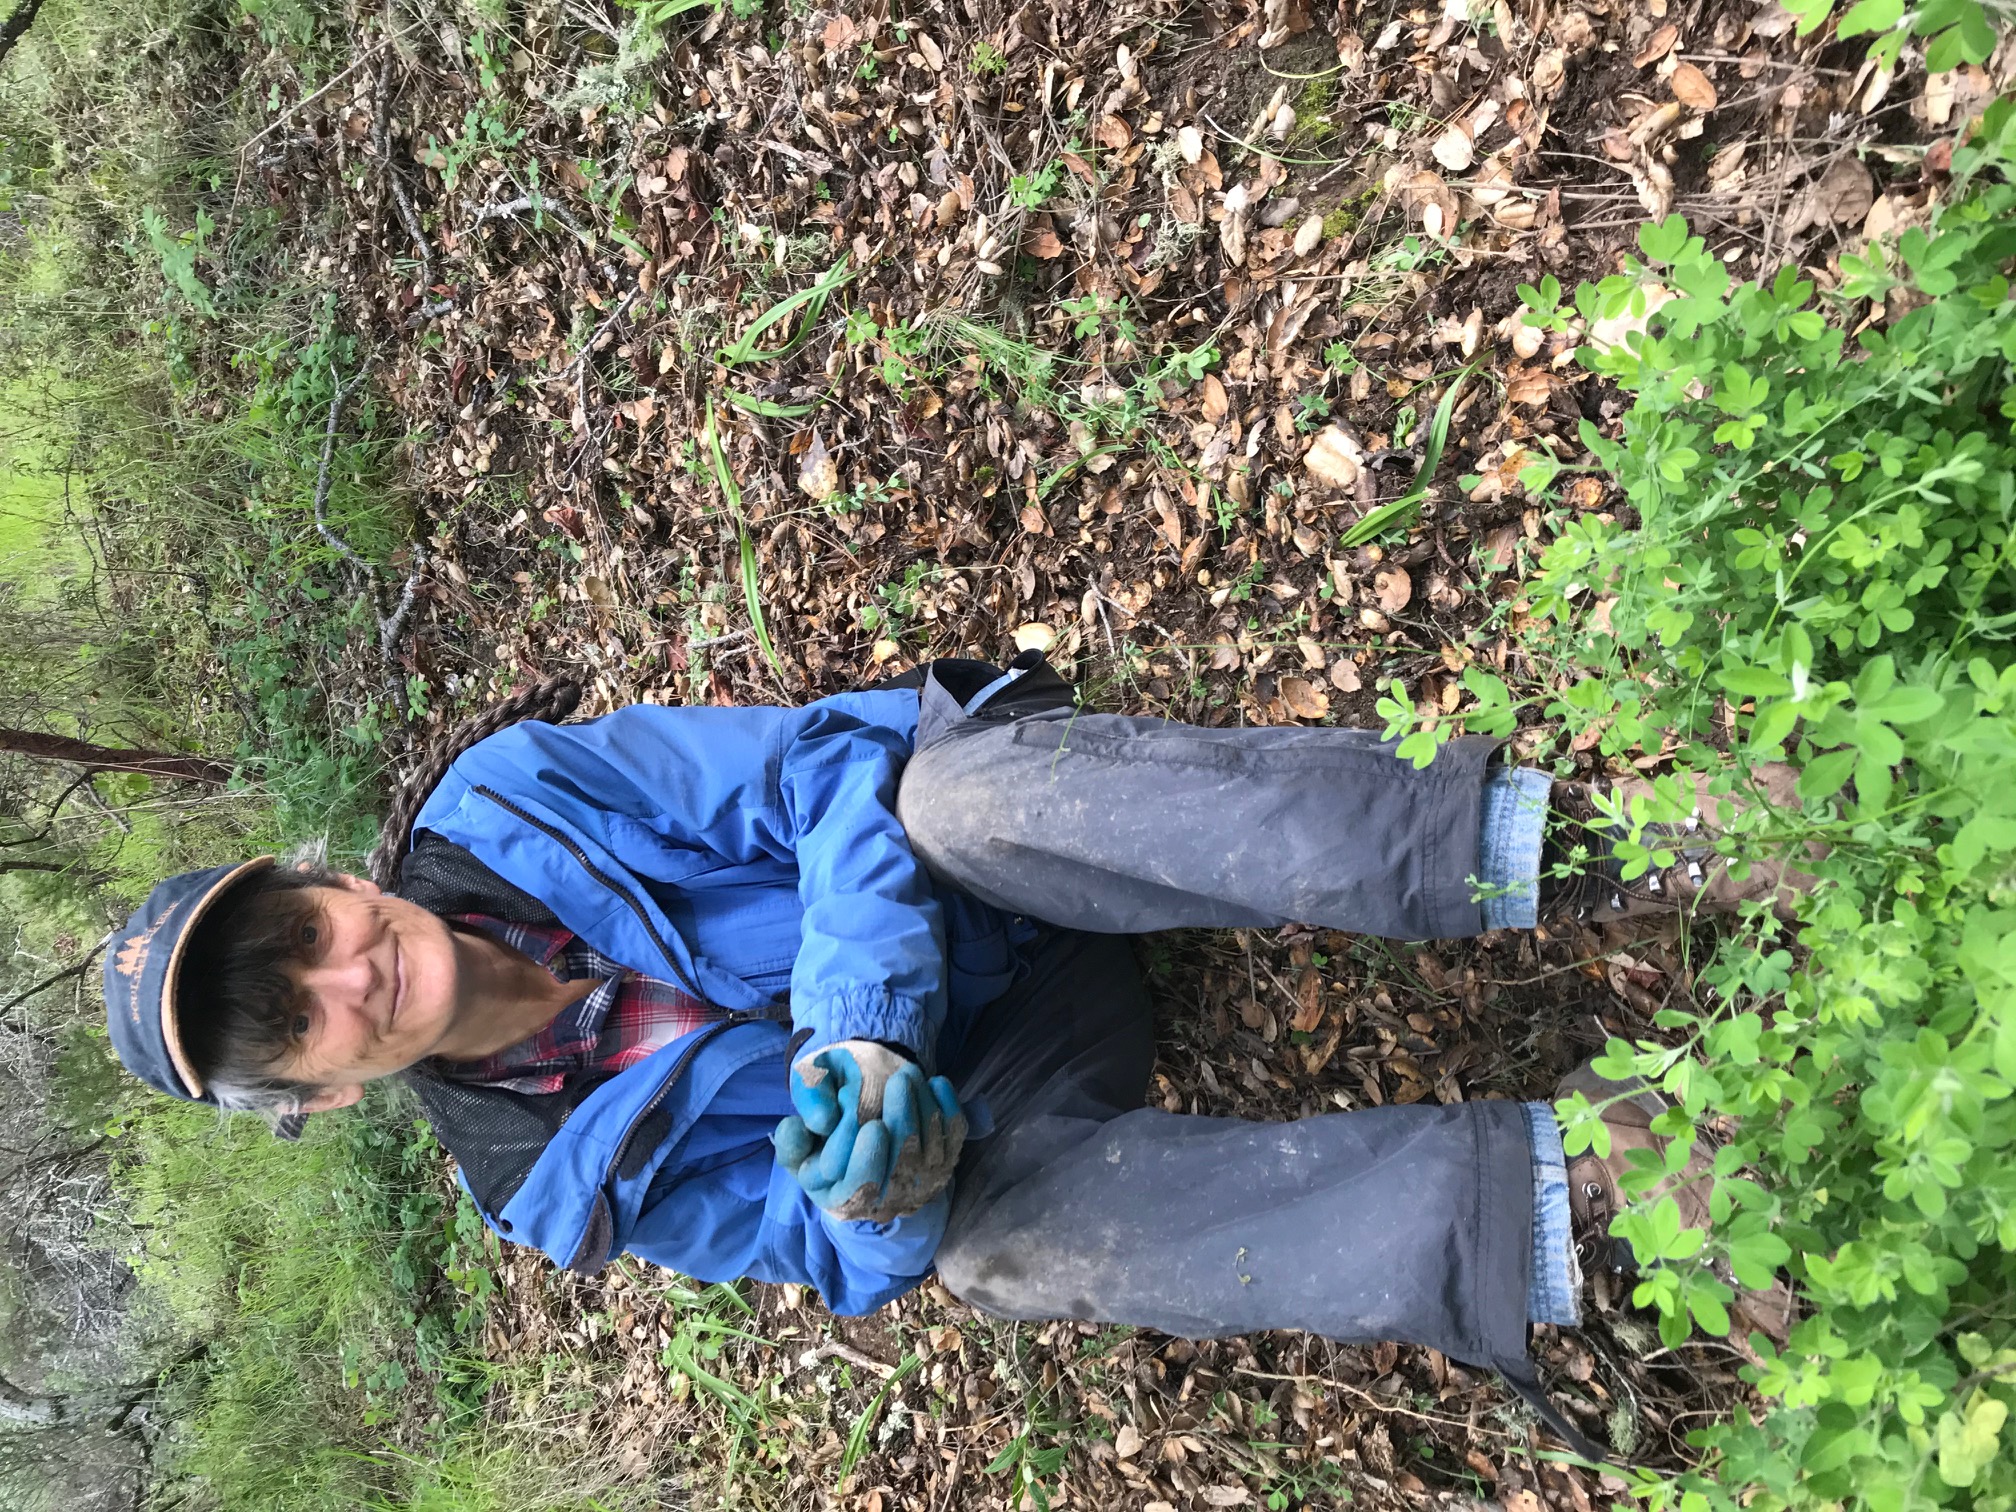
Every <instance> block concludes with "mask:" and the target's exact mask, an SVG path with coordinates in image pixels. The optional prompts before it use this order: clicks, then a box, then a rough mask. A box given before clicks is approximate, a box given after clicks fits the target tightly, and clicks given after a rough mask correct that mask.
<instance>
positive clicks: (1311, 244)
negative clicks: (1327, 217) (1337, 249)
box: [1295, 215, 1323, 257]
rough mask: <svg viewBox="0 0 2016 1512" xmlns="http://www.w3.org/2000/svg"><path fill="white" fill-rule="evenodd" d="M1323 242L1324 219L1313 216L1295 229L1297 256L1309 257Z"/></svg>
mask: <svg viewBox="0 0 2016 1512" xmlns="http://www.w3.org/2000/svg"><path fill="white" fill-rule="evenodd" d="M1322 240H1323V217H1322V216H1320V215H1312V216H1310V217H1309V218H1308V219H1307V220H1305V221H1303V222H1302V224H1301V225H1299V226H1297V227H1296V228H1295V255H1296V256H1297V257H1307V256H1308V255H1309V254H1310V253H1311V252H1314V251H1315V250H1316V244H1317V243H1318V242H1320V241H1322Z"/></svg>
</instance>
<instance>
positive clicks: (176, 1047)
mask: <svg viewBox="0 0 2016 1512" xmlns="http://www.w3.org/2000/svg"><path fill="white" fill-rule="evenodd" d="M274 860H275V858H274V857H272V856H260V857H258V858H256V859H254V860H251V861H247V862H246V863H245V864H244V865H243V866H239V867H234V868H233V869H232V870H230V871H228V872H226V873H225V874H224V875H223V876H222V877H220V878H218V880H217V881H216V882H215V883H213V884H212V885H211V888H210V890H209V891H208V892H206V893H205V894H203V896H202V897H201V898H199V899H198V900H197V902H196V908H195V911H194V912H193V913H191V914H190V916H189V922H188V923H187V924H185V925H183V926H182V932H181V933H180V934H179V935H177V936H176V939H175V949H174V950H173V952H171V953H170V955H169V957H168V970H167V972H166V974H165V975H164V976H163V978H162V982H161V1038H162V1039H163V1041H165V1042H166V1044H167V1046H168V1059H169V1060H170V1061H172V1062H173V1063H174V1066H175V1074H176V1075H177V1076H179V1077H181V1078H182V1085H183V1086H185V1087H187V1088H188V1089H189V1095H190V1096H191V1097H193V1098H197V1099H201V1097H202V1096H203V1078H202V1077H200V1076H198V1075H197V1074H196V1068H195V1067H194V1066H192V1065H190V1064H189V1056H188V1054H187V1053H186V1052H185V1051H184V1050H183V1048H182V1005H181V1002H180V1001H179V999H180V997H181V986H182V957H183V955H184V954H185V953H186V952H187V951H188V949H189V942H190V941H191V940H192V939H194V938H195V936H196V931H197V929H198V928H199V927H200V926H201V924H202V923H203V917H204V915H205V914H207V913H209V912H210V908H211V905H212V904H214V903H215V902H216V901H217V900H218V899H219V898H221V897H223V896H224V894H225V893H227V892H229V891H230V890H231V889H232V888H233V887H235V886H237V885H238V884H239V883H240V882H242V881H244V880H245V879H246V878H247V877H249V876H251V875H252V874H253V873H255V872H262V871H265V870H266V869H267V868H269V867H270V866H272V865H273V863H274Z"/></svg>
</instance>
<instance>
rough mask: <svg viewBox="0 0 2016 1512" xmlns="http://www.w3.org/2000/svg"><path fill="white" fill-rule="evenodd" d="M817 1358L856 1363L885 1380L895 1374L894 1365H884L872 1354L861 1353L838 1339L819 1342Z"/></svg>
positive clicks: (850, 1363)
mask: <svg viewBox="0 0 2016 1512" xmlns="http://www.w3.org/2000/svg"><path fill="white" fill-rule="evenodd" d="M819 1358H820V1359H822V1360H825V1359H834V1360H845V1361H846V1362H847V1363H848V1364H849V1365H858V1366H860V1367H861V1369H863V1370H866V1371H871V1372H873V1373H874V1375H875V1376H876V1377H877V1378H878V1379H879V1380H884V1381H886V1380H888V1379H889V1378H890V1377H891V1376H893V1375H894V1374H896V1367H895V1366H894V1365H884V1364H883V1363H882V1362H881V1361H880V1360H878V1359H876V1358H875V1357H874V1356H873V1355H867V1354H863V1353H862V1352H861V1351H860V1350H858V1349H856V1348H854V1347H853V1346H852V1345H850V1344H842V1343H841V1342H840V1341H839V1340H838V1339H827V1340H825V1341H824V1342H823V1343H821V1344H820V1346H819Z"/></svg>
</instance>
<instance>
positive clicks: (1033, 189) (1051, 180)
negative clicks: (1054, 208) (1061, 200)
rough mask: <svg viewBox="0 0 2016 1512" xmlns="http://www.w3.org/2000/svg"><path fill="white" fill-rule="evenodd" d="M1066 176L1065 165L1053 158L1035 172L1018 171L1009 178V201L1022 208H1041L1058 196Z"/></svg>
mask: <svg viewBox="0 0 2016 1512" xmlns="http://www.w3.org/2000/svg"><path fill="white" fill-rule="evenodd" d="M1063 178H1064V165H1063V164H1062V163H1061V162H1059V161H1057V160H1056V159H1055V158H1052V159H1051V160H1050V161H1049V162H1047V163H1045V164H1044V165H1043V166H1042V167H1041V168H1039V169H1037V170H1036V171H1035V172H1034V173H1018V174H1016V175H1015V176H1014V177H1013V178H1011V179H1009V180H1008V201H1009V203H1010V204H1012V205H1014V206H1016V207H1017V208H1018V209H1022V210H1041V209H1042V208H1043V207H1044V206H1045V205H1046V204H1048V203H1049V202H1050V201H1051V200H1053V199H1055V198H1056V197H1057V190H1058V188H1059V186H1060V185H1061V184H1062V182H1063Z"/></svg>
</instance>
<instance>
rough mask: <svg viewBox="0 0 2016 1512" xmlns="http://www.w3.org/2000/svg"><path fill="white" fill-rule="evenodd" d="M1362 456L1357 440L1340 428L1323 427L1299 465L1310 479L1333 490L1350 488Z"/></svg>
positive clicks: (1338, 426)
mask: <svg viewBox="0 0 2016 1512" xmlns="http://www.w3.org/2000/svg"><path fill="white" fill-rule="evenodd" d="M1362 455H1364V453H1363V450H1362V448H1360V447H1359V445H1358V442H1357V439H1356V438H1355V437H1353V436H1352V434H1351V433H1350V432H1349V431H1347V430H1345V429H1344V427H1343V426H1341V425H1326V426H1324V427H1323V429H1322V430H1320V431H1319V432H1317V434H1316V439H1315V440H1314V441H1312V442H1311V443H1310V444H1309V450H1308V451H1306V452H1305V453H1303V455H1302V465H1303V467H1305V468H1307V469H1308V471H1309V474H1310V476H1311V477H1313V478H1315V479H1317V480H1318V481H1319V482H1322V483H1328V484H1329V485H1330V486H1331V487H1332V488H1349V487H1351V486H1352V485H1353V484H1354V483H1356V482H1357V481H1358V474H1359V472H1360V470H1361V469H1360V467H1359V461H1358V459H1359V458H1360V457H1361V456H1362Z"/></svg>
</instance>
